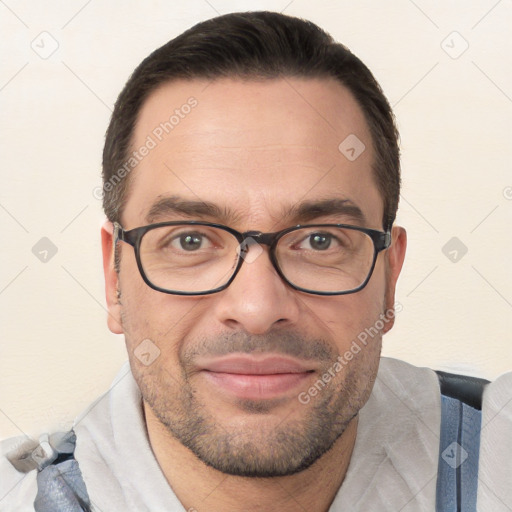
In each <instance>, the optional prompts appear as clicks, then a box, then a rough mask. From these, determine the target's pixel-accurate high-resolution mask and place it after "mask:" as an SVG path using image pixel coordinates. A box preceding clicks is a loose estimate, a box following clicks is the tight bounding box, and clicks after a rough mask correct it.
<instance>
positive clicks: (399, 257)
mask: <svg viewBox="0 0 512 512" xmlns="http://www.w3.org/2000/svg"><path fill="white" fill-rule="evenodd" d="M406 247H407V233H406V231H405V229H404V228H402V227H400V226H394V227H393V229H392V230H391V245H390V246H389V248H388V249H387V251H386V281H387V282H386V312H388V311H393V313H394V312H395V288H396V282H397V280H398V276H399V275H400V271H401V270H402V265H403V263H404V258H405V250H406ZM394 323H395V315H394V314H393V316H392V317H391V315H390V318H389V321H388V322H386V324H385V326H384V333H386V332H388V331H389V330H390V329H391V328H392V327H393V325H394Z"/></svg>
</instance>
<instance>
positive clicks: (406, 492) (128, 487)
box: [0, 358, 512, 512]
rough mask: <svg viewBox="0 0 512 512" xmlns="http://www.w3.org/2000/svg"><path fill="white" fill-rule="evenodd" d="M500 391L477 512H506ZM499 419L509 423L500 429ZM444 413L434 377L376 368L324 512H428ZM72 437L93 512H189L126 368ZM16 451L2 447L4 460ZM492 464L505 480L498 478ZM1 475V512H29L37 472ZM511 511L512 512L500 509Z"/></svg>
mask: <svg viewBox="0 0 512 512" xmlns="http://www.w3.org/2000/svg"><path fill="white" fill-rule="evenodd" d="M496 383H499V385H498V386H497V390H498V393H497V396H495V394H494V393H493V392H491V391H492V390H491V389H490V386H489V387H488V389H487V390H486V393H485V395H484V397H485V398H486V403H485V404H484V410H483V412H484V423H483V424H484V425H485V424H486V423H485V421H486V420H485V418H487V422H488V424H489V426H488V428H487V429H484V430H483V433H482V446H483V447H485V448H486V449H489V451H490V453H491V456H490V457H485V458H484V460H482V461H481V470H480V472H481V474H482V473H483V476H482V478H483V479H484V482H486V484H487V485H485V486H484V485H482V486H481V487H482V489H481V488H480V485H479V495H478V500H479V502H478V503H479V507H478V510H479V511H489V512H490V511H492V512H498V511H501V510H503V511H506V510H508V511H510V510H512V505H511V503H512V501H511V500H512V494H511V492H512V491H511V490H510V489H511V488H512V485H511V483H512V463H511V458H510V453H511V451H512V450H511V447H510V439H511V435H510V434H511V430H512V428H511V425H512V417H511V415H512V406H511V404H512V400H510V399H511V398H512V392H511V388H512V374H507V375H505V376H503V377H501V378H500V379H498V381H496ZM493 386H494V383H493ZM507 393H508V394H507ZM507 397H508V400H510V402H507V401H506V400H507ZM507 404H508V405H507ZM498 410H499V411H501V412H500V414H501V413H503V411H505V412H506V411H508V413H507V414H508V415H507V414H504V415H502V417H501V418H500V419H499V420H498V419H496V417H497V416H496V413H497V411H498ZM440 411H441V406H440V392H439V385H438V380H437V376H436V374H435V372H433V371H432V370H429V369H426V368H416V367H414V366H411V365H409V364H407V363H404V362H402V361H398V360H395V359H389V358H382V359H381V363H380V367H379V372H378V377H377V380H376V382H375V386H374V389H373V391H372V394H371V396H370V398H369V400H368V402H367V404H366V405H365V406H364V407H363V409H362V410H361V411H360V417H359V423H358V430H357V438H356V443H355V447H354V451H353V454H352V458H351V461H350V464H349V467H348V470H347V474H346V476H345V480H344V482H343V484H342V486H341V488H340V489H339V491H338V493H337V495H336V497H335V499H334V501H333V503H332V505H331V507H330V509H329V512H346V511H351V512H352V511H361V512H363V511H364V512H372V511H375V512H388V511H389V512H397V511H398V510H400V511H402V512H413V511H414V512H423V511H425V512H433V511H434V510H435V495H436V477H437V465H438V458H439V430H440V421H441V418H440ZM498 416H499V415H498ZM491 418H494V420H493V421H491ZM494 427H496V428H494ZM74 430H75V433H76V436H77V442H76V450H75V457H76V459H77V461H78V463H79V465H80V469H81V471H82V476H83V478H84V481H85V484H86V487H87V491H88V493H89V498H90V500H91V504H92V509H93V511H94V512H96V511H98V512H116V511H120V512H121V511H122V512H146V511H147V512H185V508H184V507H183V505H182V504H181V503H180V502H179V500H178V499H177V497H176V495H175V494H174V492H173V490H172V488H171V486H170V485H169V484H168V483H167V480H166V479H165V476H164V475H163V473H162V471H161V469H160V467H159V465H158V462H157V460H156V458H155V456H154V454H153V452H152V449H151V446H150V444H149V440H148V435H147V430H146V425H145V423H144V419H143V410H142V398H141V394H140V391H139V389H138V386H137V384H136V382H135V380H134V379H133V376H132V374H131V371H130V368H129V366H128V363H126V364H125V365H124V366H123V367H122V369H121V371H120V372H119V374H118V375H117V376H116V379H115V380H114V382H113V384H112V386H111V388H110V390H109V391H108V392H107V393H106V394H105V395H103V396H102V397H100V398H99V399H98V400H97V401H95V402H94V403H93V404H92V405H91V406H90V407H89V408H88V409H87V410H86V411H84V413H82V414H81V415H80V416H79V417H78V418H77V419H76V421H75V424H74ZM486 430H487V431H486ZM496 435H499V436H501V439H503V442H504V443H506V446H507V449H508V452H507V449H505V444H504V445H503V446H501V447H500V446H499V444H498V445H497V444H496ZM15 443H16V440H8V441H7V442H4V443H2V444H3V451H4V452H7V451H9V449H11V448H12V447H13V446H14V445H15ZM507 453H508V456H507ZM481 459H482V457H481ZM495 461H499V463H500V464H501V468H504V471H500V470H498V469H497V468H496V466H495ZM0 475H1V478H2V480H1V483H0V511H1V512H14V511H16V512H24V511H29V512H33V510H34V508H33V505H32V504H33V501H34V498H35V495H36V492H37V485H36V480H35V475H36V472H35V471H31V472H30V473H26V474H23V473H19V472H18V471H16V470H15V469H14V468H13V466H12V465H11V464H10V462H9V461H7V459H5V458H3V457H2V458H1V459H0ZM496 479H498V481H496ZM491 491H492V492H491ZM4 495H5V497H4ZM2 498H3V499H2ZM502 500H505V504H503V503H501V501H502ZM200 505H201V504H200V503H198V504H197V507H198V508H200ZM500 506H501V507H502V508H499V507H500ZM507 506H509V507H511V508H503V507H507Z"/></svg>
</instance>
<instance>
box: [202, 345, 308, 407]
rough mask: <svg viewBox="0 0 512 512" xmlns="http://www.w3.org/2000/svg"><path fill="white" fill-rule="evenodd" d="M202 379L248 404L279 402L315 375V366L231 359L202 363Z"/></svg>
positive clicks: (270, 359)
mask: <svg viewBox="0 0 512 512" xmlns="http://www.w3.org/2000/svg"><path fill="white" fill-rule="evenodd" d="M199 366H200V368H201V375H203V376H204V377H205V378H206V379H207V380H208V382H209V383H210V384H213V386H214V387H215V388H216V389H218V390H220V391H222V392H224V393H228V394H230V395H235V396H236V397H238V398H242V399H248V400H264V399H271V398H279V397H281V396H283V395H286V394H287V393H289V392H291V391H293V390H294V389H295V388H297V387H299V385H300V384H301V383H303V382H304V381H305V380H306V379H308V378H310V376H311V374H312V373H313V372H314V370H315V369H314V368H312V365H311V364H309V365H308V364H306V363H304V362H301V361H297V360H295V359H293V358H288V357H283V356H269V355H264V356H262V357H254V356H240V355H230V356H226V357H222V358H217V359H211V360H203V361H201V362H200V365H199Z"/></svg>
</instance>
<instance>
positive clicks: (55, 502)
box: [34, 431, 91, 512]
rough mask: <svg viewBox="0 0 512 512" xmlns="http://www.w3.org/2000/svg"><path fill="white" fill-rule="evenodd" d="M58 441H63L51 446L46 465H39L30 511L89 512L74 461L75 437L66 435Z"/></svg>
mask: <svg viewBox="0 0 512 512" xmlns="http://www.w3.org/2000/svg"><path fill="white" fill-rule="evenodd" d="M62 439H63V440H64V441H65V442H60V443H52V446H51V447H52V449H53V456H52V457H51V459H49V460H48V462H49V463H42V464H40V465H39V472H38V473H37V495H36V499H35V501H34V509H35V511H36V512H56V511H59V512H90V510H91V508H90V502H89V496H88V495H87V490H86V487H85V482H84V480H83V478H82V473H81V472H80V468H79V467H78V462H77V461H76V460H75V458H74V449H75V442H76V437H75V434H74V432H73V431H71V432H68V433H66V434H64V435H63V436H62ZM52 459H53V460H52Z"/></svg>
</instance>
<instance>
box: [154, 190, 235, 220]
mask: <svg viewBox="0 0 512 512" xmlns="http://www.w3.org/2000/svg"><path fill="white" fill-rule="evenodd" d="M172 215H179V216H182V217H190V218H200V219H204V218H214V219H217V220H219V221H220V222H223V223H226V224H227V223H228V222H234V221H236V220H237V219H238V218H239V215H238V214H236V213H235V212H234V211H232V210H231V209H230V208H228V207H222V208H221V207H220V206H218V205H216V204H215V203H211V202H209V201H200V200H199V201H194V200H187V199H183V198H181V197H179V196H165V197H161V198H160V199H158V200H157V201H156V202H155V203H153V205H152V206H151V208H150V209H149V211H148V213H147V215H146V221H147V222H149V223H153V222H155V221H158V220H165V219H168V217H170V216H172Z"/></svg>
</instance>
